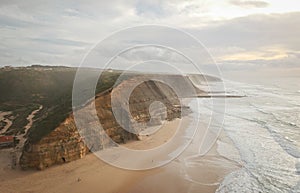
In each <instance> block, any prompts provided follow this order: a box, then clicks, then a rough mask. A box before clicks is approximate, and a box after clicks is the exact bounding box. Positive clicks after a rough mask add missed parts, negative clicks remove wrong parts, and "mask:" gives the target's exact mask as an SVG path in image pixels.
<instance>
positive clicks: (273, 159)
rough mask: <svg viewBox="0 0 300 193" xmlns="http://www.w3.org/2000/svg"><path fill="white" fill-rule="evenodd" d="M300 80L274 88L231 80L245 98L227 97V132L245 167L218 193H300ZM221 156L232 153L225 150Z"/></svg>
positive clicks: (280, 82) (229, 177) (282, 82)
mask: <svg viewBox="0 0 300 193" xmlns="http://www.w3.org/2000/svg"><path fill="white" fill-rule="evenodd" d="M299 82H300V78H297V77H294V78H283V79H280V80H277V82H276V83H273V84H263V83H260V84H247V83H238V82H232V81H226V82H225V83H226V87H227V88H230V89H231V90H232V89H233V90H235V91H237V92H238V93H240V94H241V95H246V97H243V98H228V99H226V113H225V117H224V120H225V122H224V127H223V128H224V130H225V133H226V134H227V135H228V136H229V137H230V138H231V140H232V141H233V143H234V145H235V147H236V148H237V149H238V151H239V154H240V159H241V160H242V165H243V167H242V168H241V169H239V170H237V171H234V172H232V173H231V174H229V175H227V176H226V177H225V179H224V180H223V182H222V183H221V185H220V186H219V188H218V190H217V192H220V193H223V192H300V94H299V87H300V86H299ZM219 153H220V154H221V155H223V156H227V155H228V153H227V152H226V151H225V150H224V149H223V150H222V149H219Z"/></svg>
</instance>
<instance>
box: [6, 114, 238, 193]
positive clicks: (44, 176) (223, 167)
mask: <svg viewBox="0 0 300 193" xmlns="http://www.w3.org/2000/svg"><path fill="white" fill-rule="evenodd" d="M183 121H185V123H184V124H188V122H189V120H188V119H186V120H183ZM178 122H179V119H177V120H174V121H171V122H167V123H165V124H164V129H162V130H161V131H158V132H157V134H155V135H154V136H150V137H145V138H143V139H142V140H141V141H136V142H130V143H128V144H126V145H125V147H127V148H133V149H147V148H149V147H151V148H153V147H156V146H158V145H160V144H162V143H164V142H166V141H167V140H168V139H170V137H172V135H173V134H174V132H175V130H174V129H173V128H175V127H176V125H177V124H178ZM184 124H183V125H184ZM219 140H221V141H222V142H223V143H226V144H231V142H230V140H229V139H228V138H227V137H226V135H224V133H222V134H221V135H220V138H219ZM223 143H221V144H223ZM231 145H232V144H231ZM191 146H192V145H191ZM217 146H218V145H217V143H215V144H214V146H213V147H212V148H211V150H210V151H209V152H208V154H206V155H205V156H197V155H195V153H194V151H193V150H192V149H191V148H190V147H189V148H188V149H187V151H186V152H185V153H183V154H182V155H180V156H179V157H178V158H176V159H175V160H173V161H172V162H171V163H169V164H167V165H165V166H163V167H159V168H155V169H150V170H144V171H131V170H125V169H119V168H116V167H114V166H111V165H109V164H107V163H105V162H103V161H101V160H100V159H99V158H98V157H96V156H95V155H94V154H89V155H87V156H86V157H84V158H82V159H80V160H76V161H73V162H70V163H66V164H62V165H57V166H53V167H51V168H48V169H46V170H44V171H35V170H30V171H21V170H18V169H15V170H13V169H10V168H11V166H10V164H11V160H10V151H11V149H5V150H4V149H2V150H0V181H1V184H0V186H1V188H0V192H1V193H2V192H3V193H40V192H45V193H54V192H55V193H66V192H72V193H85V192H89V193H126V192H127V193H152V192H163V193H183V192H184V193H185V192H191V193H192V192H198V193H199V192H215V190H216V189H217V188H218V185H219V183H220V182H221V181H222V179H223V178H224V176H225V175H227V174H229V173H230V172H232V171H234V170H236V169H238V168H239V166H238V165H236V164H235V163H234V162H231V161H230V160H228V159H226V158H224V157H222V156H220V155H219V154H218V152H217Z"/></svg>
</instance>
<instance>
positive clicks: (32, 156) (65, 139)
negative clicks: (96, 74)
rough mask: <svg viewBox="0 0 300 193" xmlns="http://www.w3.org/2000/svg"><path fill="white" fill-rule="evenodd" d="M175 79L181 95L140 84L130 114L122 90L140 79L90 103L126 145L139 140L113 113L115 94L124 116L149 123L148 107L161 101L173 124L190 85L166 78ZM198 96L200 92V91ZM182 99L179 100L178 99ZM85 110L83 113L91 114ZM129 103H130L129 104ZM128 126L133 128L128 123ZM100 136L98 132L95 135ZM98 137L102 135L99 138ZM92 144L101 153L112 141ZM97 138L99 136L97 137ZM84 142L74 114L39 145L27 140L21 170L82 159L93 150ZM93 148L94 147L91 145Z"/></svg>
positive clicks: (160, 86)
mask: <svg viewBox="0 0 300 193" xmlns="http://www.w3.org/2000/svg"><path fill="white" fill-rule="evenodd" d="M166 77H167V78H169V79H172V80H173V81H174V82H175V83H176V82H177V85H180V87H181V88H179V89H178V90H180V91H181V92H178V91H174V90H173V89H172V88H170V87H169V86H168V85H166V84H164V83H162V82H159V81H151V80H149V81H146V82H143V83H142V84H139V85H138V86H137V87H136V88H135V89H134V90H133V91H132V93H131V95H130V98H129V107H130V108H129V109H130V112H127V111H126V110H125V106H124V105H125V104H126V101H123V100H124V98H123V97H122V93H121V90H122V89H124V88H126V87H127V86H128V85H130V84H132V83H134V81H136V80H138V79H135V80H134V79H131V80H125V81H123V82H121V83H120V84H119V85H118V86H117V87H116V88H114V89H108V90H106V91H105V92H102V93H99V94H97V95H96V97H95V100H94V101H92V102H91V103H94V104H95V107H96V111H97V116H98V118H99V120H100V122H101V125H102V127H103V128H104V130H105V132H106V134H107V135H108V136H109V137H110V138H111V139H112V140H114V141H115V142H116V143H126V142H127V141H129V140H138V135H137V134H133V133H129V132H127V131H126V130H124V129H123V128H122V126H120V125H119V123H118V122H117V121H116V119H115V117H114V114H113V112H112V103H111V97H112V92H114V93H113V94H114V96H115V100H116V101H115V102H114V104H113V105H116V106H115V107H116V108H119V109H118V112H124V115H126V114H128V113H130V114H131V115H132V117H133V119H134V120H135V121H136V122H139V123H145V122H148V121H149V120H150V114H149V106H150V104H152V102H154V101H160V102H161V103H163V104H164V105H165V107H166V112H167V113H166V116H167V117H166V118H167V120H172V119H174V118H180V117H181V115H182V114H181V110H182V108H181V104H180V100H179V98H181V97H187V96H188V93H189V90H188V89H190V88H189V86H187V85H191V84H190V82H189V83H187V82H188V80H187V79H186V78H184V77H181V76H166ZM194 89H195V88H194ZM197 92H201V91H200V90H197ZM178 95H179V96H178ZM91 103H89V104H87V105H86V106H87V108H82V109H81V111H86V110H89V107H88V106H91ZM127 103H128V101H127ZM93 124H97V123H96V122H95V120H91V121H90V122H89V125H91V126H92V125H93ZM127 124H129V125H130V124H132V122H129V123H127ZM151 124H160V122H155V121H154V122H152V123H151ZM95 132H97V131H95ZM97 134H98V135H100V136H101V135H103V134H101V133H100V134H99V133H97ZM90 136H91V139H89V143H93V145H92V148H93V151H94V150H101V149H102V148H103V146H105V145H109V144H108V143H110V142H109V141H101V140H99V138H97V137H94V136H95V135H93V133H91V135H90ZM96 136H97V135H96ZM85 140H86V139H83V138H82V137H81V136H80V134H79V132H78V130H77V128H76V125H75V121H74V117H73V115H72V114H71V115H70V116H69V117H68V118H66V119H65V120H64V121H63V122H62V123H61V124H60V125H59V126H58V127H57V128H56V129H54V130H53V131H52V132H50V133H49V134H48V135H46V136H44V137H43V138H42V139H41V140H39V141H37V142H36V141H34V142H33V141H30V140H28V141H27V142H26V143H25V145H24V148H23V153H22V156H21V158H20V162H19V163H20V166H21V168H23V169H27V168H37V169H44V168H47V167H49V166H51V165H55V164H61V163H64V162H70V161H72V160H76V159H80V158H82V157H83V156H85V155H86V154H87V153H88V152H89V151H90V150H89V149H88V148H87V145H86V144H85ZM89 147H90V148H91V145H89Z"/></svg>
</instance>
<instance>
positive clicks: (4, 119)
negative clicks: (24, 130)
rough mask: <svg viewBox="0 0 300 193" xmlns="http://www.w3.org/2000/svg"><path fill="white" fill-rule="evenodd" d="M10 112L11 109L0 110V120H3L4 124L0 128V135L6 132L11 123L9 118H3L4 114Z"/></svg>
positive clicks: (6, 114)
mask: <svg viewBox="0 0 300 193" xmlns="http://www.w3.org/2000/svg"><path fill="white" fill-rule="evenodd" d="M11 113H12V112H11V111H7V112H1V111H0V121H3V122H5V123H6V124H5V126H4V127H3V129H1V130H0V135H1V134H4V133H6V131H7V130H8V129H9V128H10V126H11V125H12V121H11V120H9V119H8V118H5V116H8V115H10V114H11Z"/></svg>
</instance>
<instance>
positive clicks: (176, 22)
mask: <svg viewBox="0 0 300 193" xmlns="http://www.w3.org/2000/svg"><path fill="white" fill-rule="evenodd" d="M217 2H218V3H217ZM228 3H230V5H228ZM287 3H288V2H287ZM232 5H234V6H232ZM271 6H272V3H271V2H270V3H269V4H268V3H267V2H264V1H258V0H256V1H254V0H248V1H237V0H232V1H215V2H213V1H194V0H191V1H186V2H183V1H179V0H178V1H175V0H174V1H150V0H149V1H138V0H129V1H126V2H125V1H121V0H112V1H96V0H76V1H75V2H73V1H71V0H65V1H59V0H53V1H49V2H40V1H35V0H27V1H17V0H3V1H1V3H0V30H1V32H0V33H1V36H0V39H1V41H0V51H1V52H0V61H1V63H0V66H3V65H7V64H8V65H28V63H46V64H53V65H55V64H63V65H79V63H80V61H81V60H82V58H83V57H84V55H85V54H86V53H87V51H88V50H89V49H90V48H92V47H93V45H94V44H96V43H97V42H99V41H100V40H102V39H103V38H105V37H106V36H108V35H109V34H111V33H112V32H114V31H116V30H120V29H122V28H126V27H131V26H136V25H141V24H153V23H154V24H163V25H170V26H174V27H178V28H180V29H181V30H185V31H188V32H190V33H191V34H193V35H194V36H196V37H197V38H198V39H199V40H200V41H202V42H203V43H204V44H205V45H206V46H207V47H208V48H209V50H210V52H211V53H212V54H213V55H214V56H215V58H216V59H217V61H218V62H221V63H230V64H233V63H237V62H241V63H242V64H245V65H247V64H246V63H250V62H253V63H259V62H264V61H265V60H266V59H268V63H271V61H273V62H272V63H276V62H275V61H278V62H282V61H283V60H285V61H286V63H289V64H292V63H293V64H296V63H297V61H299V57H298V55H297V54H296V53H297V51H298V50H300V39H299V38H298V34H300V28H297V26H298V24H299V23H300V13H299V12H293V13H291V12H288V13H282V14H251V13H253V12H251V11H249V9H245V8H262V7H266V9H267V8H269V7H271ZM250 10H257V9H250ZM258 10H260V11H263V10H265V9H258ZM231 12H232V13H233V14H232V15H230V17H227V14H228V13H231ZM244 12H247V14H244ZM248 13H249V14H250V15H249V14H248ZM235 14H237V15H247V16H243V17H236V15H235ZM149 33H150V32H149ZM151 33H153V32H151ZM157 33H158V34H153V37H155V38H157V41H168V40H169V39H172V38H173V36H172V35H173V34H167V35H166V34H164V33H163V32H157ZM132 35H133V37H139V36H142V35H143V34H132ZM159 38H160V39H159ZM135 43H138V42H135ZM174 43H175V44H177V45H178V46H184V45H185V42H183V41H181V39H180V38H177V39H176V41H175V42H174ZM116 45H118V42H115V43H114V44H113V45H112V46H116ZM266 48H267V49H266ZM278 49H280V50H281V51H282V52H280V53H279V52H278ZM276 50H277V51H276ZM111 51H113V49H111V48H109V46H108V47H107V49H106V52H111ZM190 52H195V54H197V51H196V50H193V49H191V50H190ZM282 53H284V54H286V55H282V57H279V56H281V54H282ZM107 55H109V53H107ZM285 56H288V57H285ZM166 57H171V56H170V55H166ZM276 57H277V58H276ZM287 60H288V61H287ZM171 61H172V60H171ZM298 63H300V62H298Z"/></svg>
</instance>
